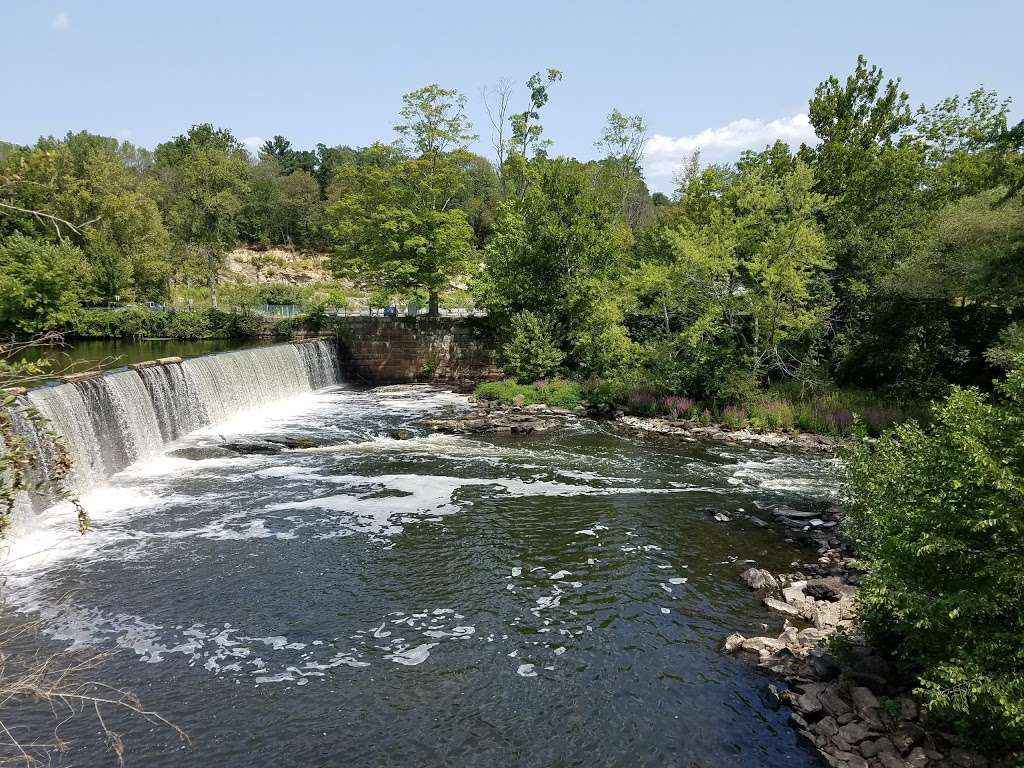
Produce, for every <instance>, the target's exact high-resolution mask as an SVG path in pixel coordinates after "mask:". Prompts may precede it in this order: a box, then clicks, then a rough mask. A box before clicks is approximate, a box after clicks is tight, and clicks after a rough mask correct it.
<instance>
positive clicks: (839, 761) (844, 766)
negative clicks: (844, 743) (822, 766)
mask: <svg viewBox="0 0 1024 768" xmlns="http://www.w3.org/2000/svg"><path fill="white" fill-rule="evenodd" d="M825 759H826V760H828V762H829V763H830V764H832V765H833V766H836V768H869V766H868V763H867V761H866V760H865V759H864V758H863V757H861V756H860V755H858V754H856V753H854V752H850V751H849V750H836V751H834V752H832V753H831V754H826V755H825Z"/></svg>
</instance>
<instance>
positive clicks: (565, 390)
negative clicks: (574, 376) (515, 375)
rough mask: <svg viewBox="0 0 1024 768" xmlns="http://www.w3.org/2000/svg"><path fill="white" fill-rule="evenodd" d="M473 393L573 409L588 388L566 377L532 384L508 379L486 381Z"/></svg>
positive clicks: (487, 398)
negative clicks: (567, 379)
mask: <svg viewBox="0 0 1024 768" xmlns="http://www.w3.org/2000/svg"><path fill="white" fill-rule="evenodd" d="M473 394H474V395H475V396H476V397H478V398H479V399H481V400H494V401H496V402H499V403H504V404H506V405H507V404H517V405H534V404H537V403H543V404H544V405H547V406H550V407H552V408H564V409H566V410H572V409H573V408H576V407H578V406H579V405H580V403H581V402H583V400H584V399H585V395H586V394H587V390H586V388H585V387H583V386H582V385H580V384H579V383H577V382H574V381H566V380H565V379H551V380H541V381H536V382H534V383H532V384H519V383H517V382H515V381H513V380H511V379H506V380H505V381H488V382H484V383H483V384H481V385H479V386H478V387H477V388H476V391H475V392H474V393H473Z"/></svg>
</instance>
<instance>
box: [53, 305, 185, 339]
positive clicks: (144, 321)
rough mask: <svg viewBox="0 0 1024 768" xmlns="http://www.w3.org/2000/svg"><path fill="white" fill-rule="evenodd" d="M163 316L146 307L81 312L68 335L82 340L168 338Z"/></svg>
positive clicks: (77, 314) (75, 316)
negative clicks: (71, 334) (70, 333)
mask: <svg viewBox="0 0 1024 768" xmlns="http://www.w3.org/2000/svg"><path fill="white" fill-rule="evenodd" d="M167 322H168V318H167V315H166V314H165V313H164V312H159V311H155V310H152V309H149V308H147V307H141V306H135V305H131V306H127V307H124V308H123V309H80V310H78V311H77V312H76V313H75V315H74V317H73V318H72V320H71V332H72V333H73V334H74V335H75V336H79V337H81V338H91V339H96V338H102V339H141V338H144V337H147V336H165V335H167Z"/></svg>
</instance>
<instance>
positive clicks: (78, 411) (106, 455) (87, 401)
mask: <svg viewBox="0 0 1024 768" xmlns="http://www.w3.org/2000/svg"><path fill="white" fill-rule="evenodd" d="M338 380H339V368H338V359H337V353H336V350H335V348H334V345H333V344H332V343H331V342H328V341H315V342H307V343H301V344H278V345H274V346H268V347H260V348H257V349H247V350H240V351H237V352H224V353H221V354H217V355H209V356H206V357H197V358H193V359H190V360H185V361H184V362H181V363H168V364H163V365H157V366H152V367H148V368H138V369H129V370H123V371H115V372H112V373H107V374H105V375H103V376H98V377H96V378H93V379H87V380H84V381H78V382H69V383H64V384H59V385H57V386H53V387H43V388H40V389H35V390H32V391H30V392H29V393H28V394H27V395H25V396H24V397H25V401H26V402H24V403H23V404H24V405H27V406H29V407H31V408H34V409H35V410H37V411H38V412H39V413H40V414H41V415H42V416H44V417H45V418H46V419H47V421H48V422H49V427H50V429H52V430H53V431H55V432H56V433H57V434H59V435H60V436H61V438H62V439H63V442H64V445H65V446H66V448H67V450H68V452H69V453H70V455H71V458H72V461H73V463H74V468H73V476H72V478H71V482H70V486H71V487H72V488H73V489H74V490H76V491H79V492H81V491H85V490H88V489H90V488H92V487H94V486H95V485H96V484H98V483H99V482H101V481H102V480H103V479H104V478H106V477H109V476H110V475H112V474H113V473H115V472H118V471H120V470H122V469H124V468H125V467H127V466H128V465H129V464H133V463H134V462H136V461H139V460H141V459H145V458H149V457H151V456H155V455H157V454H159V453H160V451H161V450H162V448H163V446H164V445H165V444H166V443H168V442H171V441H173V440H176V439H178V438H179V437H181V436H183V435H185V434H187V433H188V432H191V431H193V430H196V429H199V428H201V427H204V426H207V425H209V424H215V423H217V422H220V421H223V420H226V419H228V418H230V417H231V416H234V415H235V414H237V413H239V412H241V411H244V410H246V409H249V408H255V407H257V406H261V405H265V404H267V403H270V402H273V401H275V400H281V399H283V398H286V397H289V396H291V395H296V394H301V393H303V392H310V391H313V390H316V389H322V388H323V387H327V386H330V385H332V384H335V383H337V382H338ZM16 425H17V427H18V428H19V431H21V432H22V433H23V434H24V436H25V438H26V440H27V442H28V445H29V446H30V447H31V448H32V450H33V452H34V454H35V456H36V464H37V466H38V471H39V472H40V473H43V472H45V469H46V468H47V467H50V466H52V465H53V464H54V460H55V448H54V446H53V443H52V440H51V439H50V438H49V436H48V435H46V434H45V431H43V430H41V429H40V427H38V426H37V425H35V424H34V423H32V422H31V421H30V420H28V419H24V418H21V419H19V420H18V421H17V422H16ZM30 501H31V506H32V507H33V508H35V509H38V508H39V507H40V506H45V503H46V500H45V499H40V498H38V497H36V498H33V499H31V500H30Z"/></svg>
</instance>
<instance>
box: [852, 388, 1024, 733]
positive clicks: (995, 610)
mask: <svg viewBox="0 0 1024 768" xmlns="http://www.w3.org/2000/svg"><path fill="white" fill-rule="evenodd" d="M1022 425H1024V371H1019V370H1015V371H1012V372H1011V373H1009V374H1008V376H1007V378H1006V380H1005V381H1003V382H1001V383H999V384H998V386H997V393H996V395H995V396H992V397H988V396H985V395H983V394H982V393H980V392H979V391H978V390H976V389H961V388H955V389H954V390H953V392H952V394H951V395H950V396H949V397H948V398H947V399H946V400H945V401H944V402H943V403H941V404H939V405H937V406H935V409H934V414H933V422H932V425H931V427H930V428H929V429H924V428H922V427H920V426H919V425H918V424H916V423H915V422H910V423H906V424H903V425H901V426H898V427H896V428H894V429H893V430H891V431H889V432H887V433H886V434H885V435H884V436H883V437H882V438H881V439H880V440H879V441H878V443H877V445H876V446H875V448H874V449H873V450H872V449H870V448H868V447H866V446H865V447H863V448H861V449H860V450H859V451H858V452H857V453H856V454H855V456H854V457H853V460H852V462H851V463H850V469H849V473H850V491H851V494H852V497H853V502H854V503H853V506H852V508H851V510H850V514H849V532H850V534H851V535H852V536H853V537H854V540H855V541H856V543H857V546H858V551H859V554H860V556H861V557H863V558H864V559H865V560H866V562H867V564H868V566H869V567H870V569H871V570H870V573H869V575H868V577H867V579H866V581H865V583H864V585H863V588H862V591H861V601H862V604H863V621H864V625H865V628H866V629H867V630H868V631H869V632H870V633H871V635H872V636H873V637H875V638H876V639H877V641H878V642H880V643H883V644H885V646H886V647H888V648H889V649H890V650H891V651H892V652H893V653H895V654H897V655H898V656H900V657H902V658H905V659H907V660H908V661H909V662H910V663H912V664H913V665H915V666H916V667H917V668H918V669H919V670H920V693H921V695H922V696H924V698H925V700H926V701H927V702H928V705H929V708H930V710H931V711H932V714H933V715H935V716H938V717H945V718H947V719H949V720H951V721H953V722H955V723H957V724H959V725H960V726H961V727H962V728H963V729H964V731H965V732H967V733H968V734H969V735H970V736H971V737H972V738H973V739H974V740H976V741H977V742H978V743H980V744H984V745H986V746H989V747H996V746H998V745H1006V746H1016V747H1019V746H1020V745H1021V744H1022V743H1024V570H1022V569H1021V565H1020V564H1021V562H1022V558H1024V536H1022V534H1024V516H1022V514H1024V512H1022V511H1024V433H1022V432H1024V430H1022Z"/></svg>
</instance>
